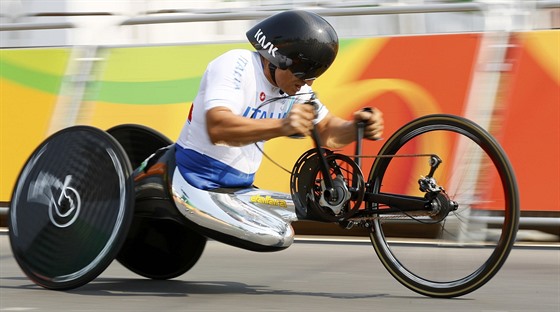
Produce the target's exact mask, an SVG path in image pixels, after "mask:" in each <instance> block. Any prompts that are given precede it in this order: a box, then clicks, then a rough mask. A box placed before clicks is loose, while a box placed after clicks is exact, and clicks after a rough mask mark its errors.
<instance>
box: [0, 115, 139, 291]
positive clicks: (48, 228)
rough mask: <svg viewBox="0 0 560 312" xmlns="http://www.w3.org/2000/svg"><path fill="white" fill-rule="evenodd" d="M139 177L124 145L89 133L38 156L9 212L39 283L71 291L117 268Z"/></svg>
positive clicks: (69, 132) (55, 140)
mask: <svg viewBox="0 0 560 312" xmlns="http://www.w3.org/2000/svg"><path fill="white" fill-rule="evenodd" d="M131 174H132V168H131V166H130V163H129V161H128V158H127V156H126V154H125V152H124V150H123V149H122V147H121V146H120V145H119V143H118V142H117V141H116V140H115V139H114V138H112V137H111V136H110V135H108V134H107V133H106V132H104V131H102V130H100V129H97V128H93V127H89V126H75V127H70V128H66V129H64V130H61V131H59V132H57V133H55V134H53V135H52V136H50V137H49V138H48V139H46V140H45V141H44V142H43V143H42V144H41V145H40V146H39V147H38V148H37V149H36V150H35V151H34V152H33V154H32V155H31V157H30V158H29V160H28V161H27V163H26V164H25V166H24V167H23V169H22V171H21V173H20V176H19V178H18V181H17V184H16V186H15V188H14V193H13V195H12V200H11V206H10V213H9V227H10V231H9V234H10V242H11V246H12V250H13V253H14V257H15V259H16V261H17V262H18V264H19V265H20V267H21V268H22V270H23V271H24V272H25V274H27V276H28V277H29V278H30V279H31V280H32V281H34V282H35V283H36V284H38V285H41V286H43V287H45V288H49V289H70V288H75V287H78V286H81V285H84V284H86V283H88V282H89V281H91V280H93V279H94V278H96V277H97V276H98V275H99V274H100V273H101V272H103V271H104V270H105V269H106V268H107V266H109V264H110V263H111V262H112V261H113V259H114V258H115V256H116V255H117V253H118V251H119V249H120V248H121V246H122V244H123V242H124V240H125V238H126V234H127V232H128V228H129V226H130V222H131V220H132V213H133V204H134V190H133V184H132V179H130V175H131Z"/></svg>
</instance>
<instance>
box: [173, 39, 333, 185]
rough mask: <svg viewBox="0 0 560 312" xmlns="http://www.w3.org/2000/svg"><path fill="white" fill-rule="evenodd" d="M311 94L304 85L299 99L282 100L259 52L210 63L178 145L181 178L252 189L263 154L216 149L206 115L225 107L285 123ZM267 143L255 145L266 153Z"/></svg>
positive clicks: (250, 148)
mask: <svg viewBox="0 0 560 312" xmlns="http://www.w3.org/2000/svg"><path fill="white" fill-rule="evenodd" d="M266 70H268V69H266ZM311 92H312V89H311V87H310V86H308V85H304V86H303V87H302V88H301V89H300V91H299V92H298V94H297V95H296V96H288V95H286V94H283V92H282V91H281V90H280V89H279V88H278V87H275V86H274V85H272V84H271V83H270V82H269V81H268V80H267V79H266V77H265V75H264V72H263V63H262V61H261V58H260V56H259V54H258V53H257V52H254V51H249V50H241V49H239V50H231V51H229V52H226V53H224V54H223V55H221V56H219V57H218V58H216V59H215V60H213V61H212V62H210V63H209V65H208V67H207V69H206V71H205V73H204V75H203V77H202V81H201V85H200V89H199V92H198V94H197V96H196V98H195V100H194V102H193V105H192V107H191V111H190V113H189V116H188V119H187V121H186V122H185V124H184V126H183V129H182V131H181V134H180V136H179V138H178V140H177V153H176V155H177V165H178V167H179V169H180V171H181V173H182V175H183V177H184V178H185V179H186V180H187V181H188V182H189V183H191V184H192V185H194V186H195V187H198V188H201V189H212V188H219V187H245V186H250V185H251V184H252V183H253V180H254V174H255V172H256V171H257V169H258V168H259V166H260V164H261V160H262V153H261V151H259V150H258V148H257V146H256V145H255V144H249V145H246V146H241V147H233V146H225V145H215V144H212V142H211V141H210V138H209V136H208V132H207V128H206V126H207V125H206V111H208V110H209V109H211V108H214V107H219V106H223V107H227V108H229V109H230V110H231V111H232V112H233V113H234V114H237V115H241V116H244V117H250V118H284V117H285V116H286V115H287V113H288V112H289V111H290V109H291V108H292V106H293V104H294V103H303V102H305V101H307V100H309V99H310V98H311ZM317 102H318V101H317ZM327 113H328V110H327V108H326V107H325V106H323V105H322V104H321V103H320V102H318V115H317V118H316V120H315V122H316V123H317V122H319V121H320V120H322V119H323V118H324V117H325V116H326V115H327ZM263 143H264V142H258V143H256V144H257V145H259V147H261V148H262V145H263Z"/></svg>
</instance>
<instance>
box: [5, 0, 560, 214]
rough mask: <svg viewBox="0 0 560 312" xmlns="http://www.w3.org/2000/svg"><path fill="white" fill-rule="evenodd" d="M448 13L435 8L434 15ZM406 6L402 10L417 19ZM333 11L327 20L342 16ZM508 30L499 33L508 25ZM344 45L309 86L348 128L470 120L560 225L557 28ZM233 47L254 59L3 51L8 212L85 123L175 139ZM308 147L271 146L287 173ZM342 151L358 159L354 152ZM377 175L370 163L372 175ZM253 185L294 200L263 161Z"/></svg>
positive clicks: (169, 48) (284, 177)
mask: <svg viewBox="0 0 560 312" xmlns="http://www.w3.org/2000/svg"><path fill="white" fill-rule="evenodd" d="M543 3H544V2H541V5H543ZM555 3H556V2H550V1H549V2H546V4H547V7H545V8H543V9H546V10H549V9H550V8H552V9H555V8H557V7H560V3H558V6H556V5H555ZM454 5H456V6H455V7H454V9H460V10H463V9H464V10H466V11H470V12H477V13H474V14H479V13H480V9H481V7H480V5H481V4H480V3H466V4H463V3H459V4H454ZM458 5H460V6H458ZM441 6H442V5H441V4H437V5H436V4H433V5H432V7H431V9H432V10H435V9H436V8H440V7H441ZM403 7H404V8H403V9H400V10H405V9H407V10H409V11H410V12H413V11H418V10H420V6H408V7H406V6H403ZM375 8H377V6H375V7H373V8H372V10H373V9H375ZM347 9H348V8H347ZM384 9H386V8H384ZM423 9H426V5H425V6H424V8H423ZM447 9H449V8H447ZM483 9H484V8H483ZM324 10H327V9H324ZM329 10H331V11H324V12H327V13H328V14H326V15H329V14H330V16H334V15H336V14H342V12H343V11H340V10H338V11H337V10H334V9H332V8H331V9H329ZM440 10H443V8H442V9H440ZM263 12H264V11H260V12H259V13H254V18H255V19H258V18H260V17H264V16H267V15H270V14H272V13H271V12H264V13H263ZM335 12H337V13H335ZM352 12H354V11H347V12H346V13H347V14H352ZM380 12H381V11H380ZM402 12H408V11H402ZM214 13H215V12H214ZM246 13H247V12H245V13H244V14H246ZM378 13H379V12H378ZM225 14H238V13H225ZM379 14H381V13H379ZM387 14H389V13H387ZM409 14H412V13H409ZM173 16H174V18H179V17H180V18H181V19H182V18H185V16H182V15H173ZM360 16H361V17H364V16H363V11H362V13H361V15H360ZM365 16H366V17H367V15H365ZM500 17H503V16H500ZM517 17H519V16H514V17H513V18H514V19H515V18H517ZM162 18H163V20H164V21H163V22H164V23H171V22H172V21H173V23H171V24H170V25H175V24H174V23H181V22H182V21H179V20H176V19H175V20H167V19H168V18H170V16H169V15H167V14H164V15H163V16H162V15H161V14H159V15H157V16H155V17H154V16H144V17H142V18H139V17H133V18H129V19H126V21H128V22H127V23H129V24H132V23H152V22H153V23H159V22H162V20H161V19H162ZM243 18H247V17H245V16H244V17H243ZM158 19H159V20H158ZM509 22H511V20H509ZM509 22H508V23H505V24H502V25H505V26H504V27H506V26H507V25H510V26H511V25H512V24H511V23H509ZM123 23H124V22H123ZM496 23H498V22H496ZM500 23H504V21H503V20H502V21H501V22H500ZM20 26H23V25H20ZM62 26H63V25H62ZM3 27H5V26H3ZM483 28H484V27H483ZM549 28H550V27H549ZM5 29H6V28H5ZM482 30H484V29H482ZM10 31H14V30H10ZM243 35H244V32H243ZM341 37H342V39H341V45H340V51H339V55H338V57H337V59H336V61H335V63H334V64H333V66H332V68H331V69H329V71H327V73H326V74H325V75H323V76H322V77H321V78H320V79H319V80H318V81H317V82H316V83H315V84H314V85H313V87H314V89H315V91H316V92H317V93H318V95H319V97H320V99H321V100H322V101H323V102H324V103H325V104H326V105H327V106H328V107H329V109H330V110H331V111H332V112H333V113H335V114H337V115H340V116H342V117H346V118H349V117H350V116H351V114H352V112H354V111H355V110H357V109H360V108H362V107H366V106H375V107H378V108H379V109H381V110H382V111H383V112H384V116H385V119H386V122H385V124H386V132H385V137H389V136H390V135H391V134H392V133H393V132H394V131H396V130H397V129H398V128H399V127H400V126H402V125H404V123H406V122H408V121H410V120H412V119H414V118H416V117H419V116H422V115H426V114H432V113H449V114H456V115H461V116H466V117H468V118H470V119H473V120H475V121H477V122H478V123H480V124H481V125H483V126H484V127H485V128H487V129H488V130H489V131H491V132H492V133H493V134H494V135H495V136H496V137H497V139H498V140H499V141H500V142H501V144H502V145H503V147H504V149H505V150H506V152H507V154H508V155H509V157H510V159H511V161H512V164H513V167H514V169H515V171H516V174H517V179H518V182H519V188H520V194H521V208H522V210H523V212H524V213H525V215H529V216H536V217H542V216H544V217H551V216H552V217H555V218H548V219H547V220H545V221H543V222H557V220H558V219H559V217H560V214H559V213H560V196H559V192H558V190H560V162H559V159H560V144H558V142H560V30H558V29H529V30H515V29H513V30H512V29H504V30H493V31H488V30H484V31H466V32H460V33H457V32H451V33H437V34H422V35H417V34H408V35H384V36H366V37H351V36H341ZM233 48H247V49H251V47H250V45H249V44H248V43H246V42H244V41H242V40H238V41H231V42H229V41H228V42H216V43H210V42H203V43H197V44H193V43H190V42H189V43H184V42H176V43H174V44H162V43H160V44H141V45H137V44H120V45H68V46H64V45H61V46H48V47H47V46H45V47H10V48H7V47H5V48H2V49H0V91H1V92H0V103H1V105H0V107H1V111H0V113H1V114H0V118H1V119H0V120H1V124H0V130H1V131H0V142H1V149H0V160H1V162H0V172H1V174H0V202H9V200H10V198H11V192H12V188H13V186H14V183H15V180H16V179H17V175H18V173H19V171H20V170H21V168H22V166H23V164H24V163H25V161H26V159H27V157H28V156H29V155H30V154H31V153H32V151H33V150H34V149H35V147H36V146H38V145H39V144H40V142H42V141H43V140H44V139H45V138H46V137H47V136H48V135H50V134H52V133H54V132H55V131H57V130H59V129H62V128H64V127H68V126H71V125H75V124H87V125H92V126H96V127H99V128H101V129H108V128H110V127H112V126H115V125H118V124H125V123H136V124H142V125H146V126H149V127H152V128H154V129H157V130H158V131H160V132H162V133H163V134H165V135H167V136H168V137H169V138H171V139H172V140H174V139H176V138H177V136H178V134H179V131H180V129H181V127H182V125H183V122H184V121H185V119H186V117H187V114H188V112H189V108H190V105H191V102H192V100H193V99H194V97H195V95H196V91H197V88H198V84H199V81H200V79H201V77H202V74H203V72H204V69H205V67H206V65H207V63H208V62H209V61H210V60H212V59H213V58H215V57H216V56H218V55H220V54H221V53H223V52H225V51H227V50H230V49H233ZM286 146H290V148H289V150H290V152H289V153H286ZM311 147H312V143H311V141H310V140H306V139H304V140H293V139H288V138H286V139H278V140H273V141H271V142H269V143H267V146H266V153H267V154H268V155H270V156H271V157H272V158H273V159H274V160H275V161H277V162H278V163H280V164H281V165H282V166H284V167H286V168H291V166H292V165H293V164H294V162H295V161H296V160H297V158H298V157H299V155H301V153H303V152H304V151H306V150H307V149H309V148H311ZM380 147H381V143H376V142H366V143H365V145H364V148H365V151H367V153H370V154H372V155H373V154H375V153H376V152H377V151H378V149H379V148H380ZM445 148H449V147H446V146H443V147H442V149H445ZM346 152H347V153H348V154H352V153H353V151H352V148H351V147H348V150H347V151H346ZM370 165H371V162H368V161H365V162H364V163H363V166H364V168H369V166H370ZM364 171H365V172H368V169H364ZM483 174H484V173H483V172H481V173H480V175H483ZM257 185H259V186H260V187H261V188H265V189H271V190H278V191H283V192H288V191H289V175H288V174H287V173H286V172H284V171H283V170H281V169H280V168H278V167H277V166H275V165H274V164H272V163H270V162H268V161H265V162H264V164H263V168H262V170H261V171H260V172H259V173H258V175H257ZM488 189H489V190H491V189H492V187H491V186H489V188H488ZM551 194H552V196H550V195H551ZM533 220H541V219H539V218H535V219H533ZM550 220H556V221H550ZM539 222H540V221H539Z"/></svg>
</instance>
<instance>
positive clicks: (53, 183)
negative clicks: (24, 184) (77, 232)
mask: <svg viewBox="0 0 560 312" xmlns="http://www.w3.org/2000/svg"><path fill="white" fill-rule="evenodd" d="M71 185H72V175H67V176H66V177H65V178H64V181H61V180H60V179H58V178H57V177H55V176H53V175H52V174H50V173H46V172H40V173H39V175H38V176H37V179H36V180H35V181H33V182H31V185H30V191H29V195H28V200H29V201H34V202H37V203H41V204H43V205H45V206H48V213H49V219H50V221H51V223H52V224H53V225H55V226H56V227H59V228H65V227H68V226H70V225H72V224H73V223H74V222H75V221H76V219H77V218H78V215H79V214H80V208H81V205H82V201H81V198H80V194H79V193H78V191H77V190H76V189H75V188H74V187H72V186H71Z"/></svg>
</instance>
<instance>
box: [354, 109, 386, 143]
mask: <svg viewBox="0 0 560 312" xmlns="http://www.w3.org/2000/svg"><path fill="white" fill-rule="evenodd" d="M360 121H361V122H364V123H365V127H364V137H365V138H366V139H370V140H379V139H381V136H382V135H383V129H384V121H383V113H382V112H381V111H380V110H378V109H377V108H372V109H371V110H359V111H357V112H355V113H354V122H356V123H358V122H360Z"/></svg>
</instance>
